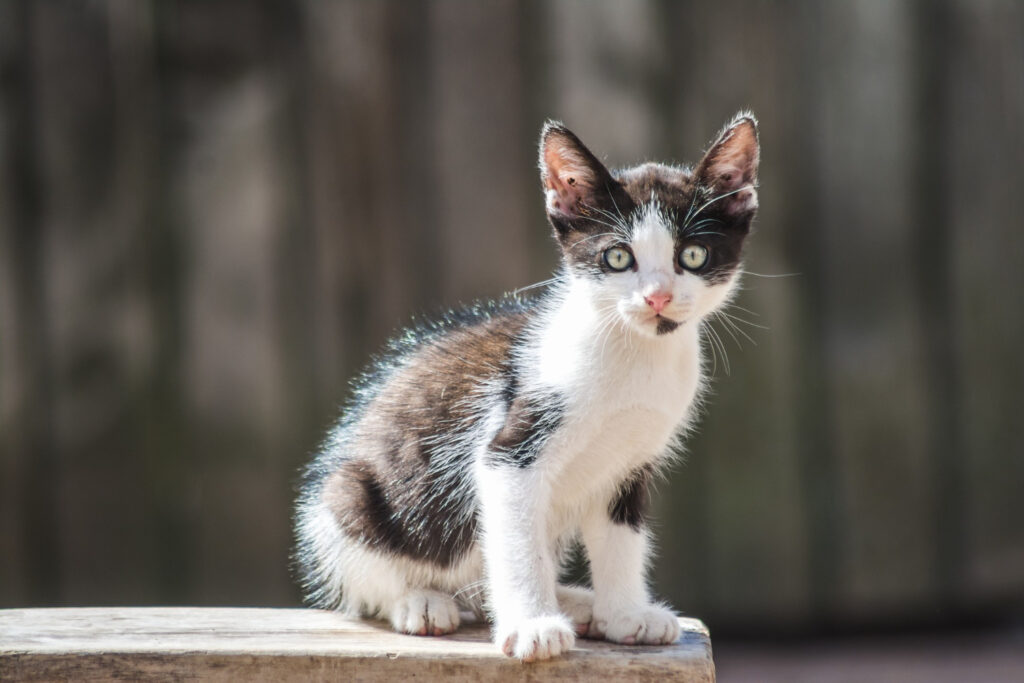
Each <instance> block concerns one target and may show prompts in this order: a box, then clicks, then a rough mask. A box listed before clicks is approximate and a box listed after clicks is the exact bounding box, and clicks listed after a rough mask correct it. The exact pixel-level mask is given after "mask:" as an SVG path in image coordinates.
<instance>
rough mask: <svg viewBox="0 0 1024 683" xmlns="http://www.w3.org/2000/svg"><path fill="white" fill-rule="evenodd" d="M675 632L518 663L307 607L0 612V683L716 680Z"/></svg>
mask: <svg viewBox="0 0 1024 683" xmlns="http://www.w3.org/2000/svg"><path fill="white" fill-rule="evenodd" d="M680 624H681V626H682V628H683V635H682V636H681V638H680V639H679V642H678V643H676V644H675V645H673V646H669V647H637V646H628V645H617V644H614V643H607V642H604V641H590V640H579V641H577V644H576V647H574V648H573V649H572V650H571V651H570V652H569V654H568V656H566V657H564V658H561V659H557V660H553V661H548V662H539V663H535V664H522V663H520V662H518V661H516V660H512V659H509V658H508V657H506V656H505V655H503V654H501V653H500V652H499V651H498V649H497V648H496V647H495V646H494V645H493V644H492V643H491V642H490V636H489V632H488V629H487V627H486V626H485V625H482V624H478V625H472V626H467V627H464V628H463V629H461V630H460V631H459V632H458V633H456V634H455V635H453V636H448V637H441V638H425V637H419V636H406V635H401V634H397V633H394V632H393V631H391V630H390V629H389V628H387V627H386V626H385V625H384V624H382V623H378V622H368V621H357V620H351V619H347V618H345V617H343V616H341V615H340V614H337V613H335V612H327V611H320V610H306V609H256V608H215V609H200V608H194V607H146V608H138V607H133V608H64V609H17V610H0V672H2V673H3V680H5V681H18V680H55V679H68V680H97V679H124V678H128V679H133V680H139V679H150V680H152V679H174V680H179V679H191V678H202V679H203V680H212V681H234V680H249V681H261V680H273V681H287V680H323V679H327V678H330V679H332V680H346V681H395V680H410V679H416V680H436V679H443V680H448V681H474V682H476V681H479V680H502V681H511V680H572V679H577V680H594V679H597V677H605V678H608V679H610V680H616V681H645V680H658V681H661V680H669V679H671V680H674V681H693V682H697V681H701V682H710V681H714V680H715V669H714V664H713V662H712V659H711V639H710V636H709V635H708V631H707V628H705V626H704V625H703V624H702V623H701V622H700V621H698V620H696V619H685V618H684V619H680Z"/></svg>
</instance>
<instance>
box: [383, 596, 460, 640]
mask: <svg viewBox="0 0 1024 683" xmlns="http://www.w3.org/2000/svg"><path fill="white" fill-rule="evenodd" d="M389 617H390V619H391V626H392V627H393V628H394V629H395V630H396V631H398V632H399V633H411V634H413V635H417V636H440V635H443V634H445V633H451V632H452V631H454V630H455V629H457V628H458V627H459V608H458V606H457V605H456V604H455V600H453V599H452V598H451V596H448V595H445V594H444V593H438V592H437V591H426V590H424V591H413V592H411V593H408V594H406V595H404V596H402V598H401V599H399V600H398V602H396V603H395V604H394V606H393V607H392V608H391V613H390V615H389Z"/></svg>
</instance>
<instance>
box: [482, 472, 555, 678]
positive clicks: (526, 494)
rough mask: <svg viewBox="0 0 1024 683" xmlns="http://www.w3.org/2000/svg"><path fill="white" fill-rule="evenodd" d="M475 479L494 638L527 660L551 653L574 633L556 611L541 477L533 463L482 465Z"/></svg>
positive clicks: (546, 501)
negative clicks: (478, 496)
mask: <svg viewBox="0 0 1024 683" xmlns="http://www.w3.org/2000/svg"><path fill="white" fill-rule="evenodd" d="M477 482H478V486H479V489H478V490H479V494H480V510H481V515H480V522H481V525H482V530H483V539H482V540H483V549H484V561H485V563H486V567H487V587H488V597H489V601H490V608H491V611H492V613H493V616H494V642H495V644H496V645H497V646H498V647H500V648H501V650H502V651H503V652H504V653H505V654H507V655H509V656H510V657H518V658H519V659H521V660H523V661H526V662H530V661H534V660H538V659H549V658H551V657H556V656H558V655H560V654H562V653H564V652H566V651H568V650H569V649H570V648H571V647H572V646H573V644H574V643H575V633H574V632H573V628H572V624H571V623H570V622H569V619H568V618H566V617H565V616H564V615H563V614H562V613H561V612H560V611H559V609H558V601H557V599H556V593H555V585H556V580H557V566H556V562H555V555H554V547H553V543H552V542H551V539H550V538H549V532H548V528H547V526H548V525H547V522H548V520H547V511H548V509H549V505H550V498H549V493H548V489H547V486H546V484H545V482H544V479H543V477H542V476H541V473H540V472H538V471H537V470H536V469H534V468H533V467H524V468H519V467H515V466H507V465H488V464H483V465H481V466H480V467H479V468H478V473H477Z"/></svg>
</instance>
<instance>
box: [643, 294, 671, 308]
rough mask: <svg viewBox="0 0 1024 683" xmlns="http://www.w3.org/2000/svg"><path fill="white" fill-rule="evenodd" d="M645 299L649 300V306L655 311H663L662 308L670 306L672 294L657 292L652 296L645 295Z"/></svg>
mask: <svg viewBox="0 0 1024 683" xmlns="http://www.w3.org/2000/svg"><path fill="white" fill-rule="evenodd" d="M644 301H646V302H647V305H648V306H650V307H651V308H653V309H654V312H655V313H661V311H662V309H663V308H665V306H668V302H669V301H672V295H671V294H662V293H660V292H655V293H654V294H651V295H650V296H645V297H644Z"/></svg>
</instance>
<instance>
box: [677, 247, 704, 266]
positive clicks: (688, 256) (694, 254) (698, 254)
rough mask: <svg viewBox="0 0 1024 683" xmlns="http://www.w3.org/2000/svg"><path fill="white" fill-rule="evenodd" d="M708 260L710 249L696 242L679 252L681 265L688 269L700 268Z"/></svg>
mask: <svg viewBox="0 0 1024 683" xmlns="http://www.w3.org/2000/svg"><path fill="white" fill-rule="evenodd" d="M707 262H708V250H707V249H706V248H705V247H702V246H699V245H696V244H691V245H690V246H688V247H686V248H685V249H683V251H682V252H680V254H679V265H681V266H682V267H683V268H686V269H687V270H700V269H701V268H703V267H704V264H705V263H707Z"/></svg>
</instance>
